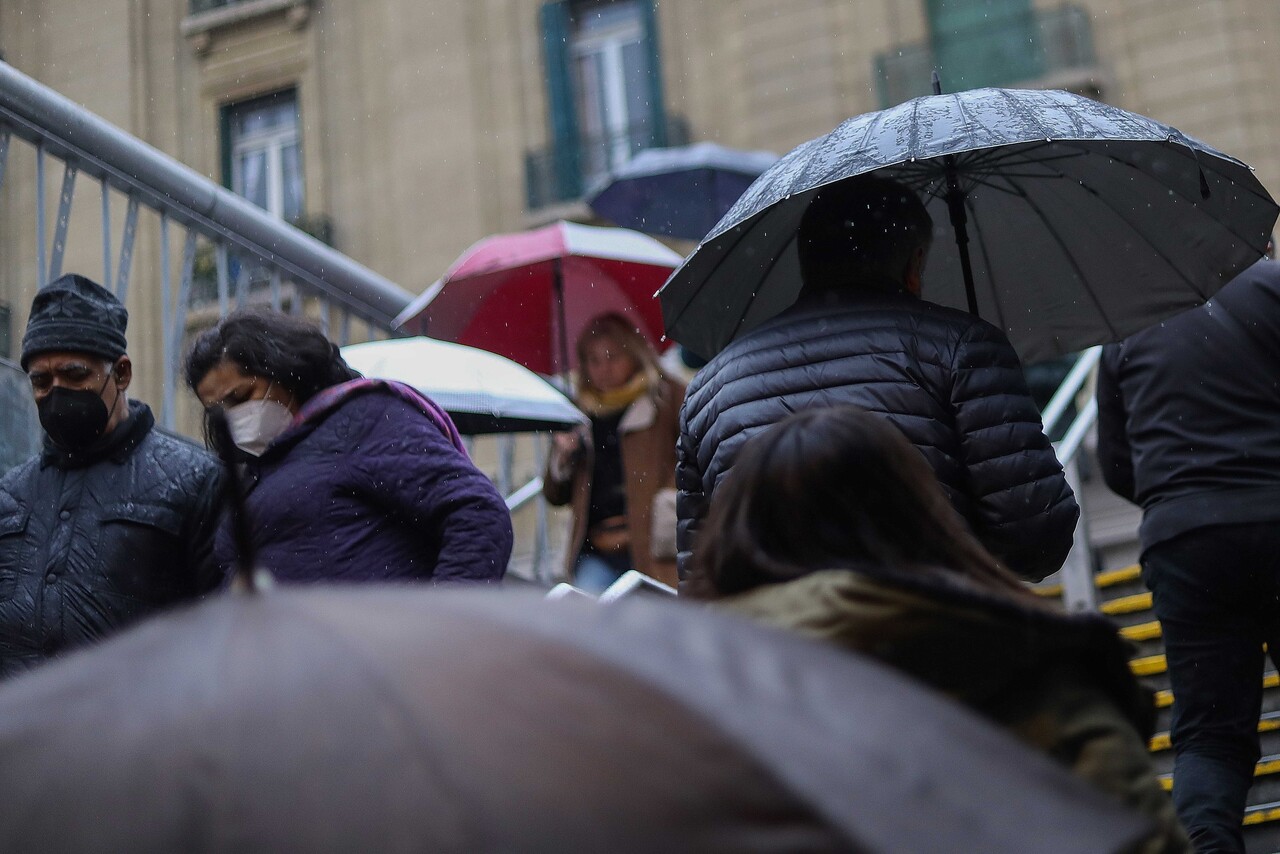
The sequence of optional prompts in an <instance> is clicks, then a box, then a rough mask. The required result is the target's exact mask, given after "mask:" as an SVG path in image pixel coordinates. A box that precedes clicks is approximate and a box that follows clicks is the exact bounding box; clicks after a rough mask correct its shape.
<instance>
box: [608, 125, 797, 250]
mask: <svg viewBox="0 0 1280 854" xmlns="http://www.w3.org/2000/svg"><path fill="white" fill-rule="evenodd" d="M777 159H778V155H776V154H772V153H770V152H768V151H738V150H736V149H733V148H725V147H724V146H723V145H717V144H716V143H714V142H698V143H694V144H693V145H682V146H676V147H672V148H647V149H645V150H644V151H641V152H640V153H639V154H637V155H636V156H635V157H633V158H631V159H630V160H628V161H627V162H626V163H624V164H623V165H622V166H620V167H619V168H617V169H616V170H614V171H613V172H612V173H611V174H610V175H609V177H608V178H607V179H605V180H604V181H603V182H601V184H600V186H599V187H598V188H596V189H595V190H594V191H593V192H592V193H590V194H589V195H588V197H587V204H588V205H589V206H590V207H591V209H592V210H593V211H595V212H596V213H597V214H599V215H600V216H602V217H604V218H605V219H607V220H610V221H611V222H615V223H617V224H618V225H620V226H623V227H625V228H634V229H636V230H637V231H643V232H645V233H647V234H662V235H666V236H667V237H678V238H682V239H684V240H701V239H702V237H703V235H705V234H706V233H707V232H708V231H710V230H711V227H712V226H713V225H715V224H716V223H717V222H719V221H720V218H721V217H723V216H724V214H725V212H726V211H728V210H729V208H731V207H732V206H733V203H734V202H736V201H737V200H738V197H739V196H741V195H742V193H743V192H744V191H745V190H746V189H747V187H749V186H751V182H752V181H754V180H755V179H756V178H757V177H759V175H760V173H761V172H763V171H764V170H766V169H768V168H769V167H770V166H772V165H773V163H774V161H776V160H777Z"/></svg>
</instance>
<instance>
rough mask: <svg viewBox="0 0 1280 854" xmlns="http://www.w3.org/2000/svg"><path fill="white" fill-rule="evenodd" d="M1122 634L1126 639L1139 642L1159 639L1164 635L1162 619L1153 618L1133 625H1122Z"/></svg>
mask: <svg viewBox="0 0 1280 854" xmlns="http://www.w3.org/2000/svg"><path fill="white" fill-rule="evenodd" d="M1120 636H1121V637H1122V638H1124V639H1125V640H1129V641H1133V642H1134V643H1139V642H1141V641H1149V640H1158V639H1160V638H1162V637H1164V632H1163V631H1162V630H1161V628H1160V621H1159V620H1152V621H1151V622H1149V623H1136V624H1134V625H1132V626H1121V627H1120Z"/></svg>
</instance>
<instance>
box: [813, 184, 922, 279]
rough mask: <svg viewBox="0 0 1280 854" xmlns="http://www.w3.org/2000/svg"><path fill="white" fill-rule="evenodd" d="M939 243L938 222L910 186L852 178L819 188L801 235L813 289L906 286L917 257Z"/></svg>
mask: <svg viewBox="0 0 1280 854" xmlns="http://www.w3.org/2000/svg"><path fill="white" fill-rule="evenodd" d="M932 239H933V218H932V217H930V216H929V212H928V211H927V210H926V209H925V206H924V203H923V202H921V201H920V197H919V196H917V195H916V194H915V193H914V192H913V191H912V190H911V189H910V188H909V187H906V186H904V185H902V184H899V183H898V182H897V181H890V180H887V179H884V178H872V177H861V178H851V179H849V180H846V181H840V182H838V183H835V184H830V185H828V186H826V187H823V188H822V189H820V190H818V194H817V195H816V196H814V197H813V200H812V201H810V202H809V207H808V208H806V209H805V212H804V216H803V217H801V219H800V229H799V231H798V233H797V237H796V249H797V251H798V252H799V254H800V278H801V280H802V281H803V282H804V286H805V288H806V289H808V290H831V289H833V288H841V287H848V286H850V285H854V286H856V285H859V284H863V285H866V284H874V283H876V282H886V281H887V282H889V283H892V284H895V285H901V284H902V282H903V277H904V275H905V273H906V270H907V264H908V262H910V260H911V256H912V254H913V253H914V252H915V251H916V250H917V249H920V248H921V247H924V248H925V249H926V250H927V249H928V248H929V243H930V241H931V240H932Z"/></svg>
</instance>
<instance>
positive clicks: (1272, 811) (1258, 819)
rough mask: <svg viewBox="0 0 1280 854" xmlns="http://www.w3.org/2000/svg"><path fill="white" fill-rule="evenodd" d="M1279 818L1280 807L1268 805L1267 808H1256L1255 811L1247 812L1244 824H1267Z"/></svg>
mask: <svg viewBox="0 0 1280 854" xmlns="http://www.w3.org/2000/svg"><path fill="white" fill-rule="evenodd" d="M1277 819H1280V807H1277V806H1268V807H1267V808H1266V809H1255V810H1254V811H1253V812H1246V813H1245V814H1244V821H1243V822H1242V824H1246V825H1249V824H1265V823H1266V822H1269V821H1276V820H1277Z"/></svg>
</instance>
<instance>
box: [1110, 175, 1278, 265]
mask: <svg viewBox="0 0 1280 854" xmlns="http://www.w3.org/2000/svg"><path fill="white" fill-rule="evenodd" d="M1108 156H1109V157H1110V158H1111V159H1112V160H1114V161H1115V162H1117V163H1119V164H1120V165H1122V166H1127V167H1128V168H1130V169H1132V170H1133V171H1135V172H1137V173H1138V174H1140V175H1145V176H1147V177H1149V178H1152V179H1153V180H1154V177H1153V176H1152V175H1151V173H1149V172H1147V171H1146V170H1145V169H1143V168H1142V167H1141V166H1138V165H1137V164H1135V163H1131V162H1130V161H1128V160H1125V159H1124V158H1123V157H1116V156H1115V155H1108ZM1210 170H1211V171H1212V172H1213V173H1214V174H1215V175H1217V176H1219V177H1221V178H1224V179H1225V180H1226V181H1227V182H1228V183H1230V184H1231V186H1232V187H1236V188H1240V189H1248V188H1245V187H1243V186H1242V185H1240V184H1238V183H1236V182H1235V181H1234V180H1232V179H1231V178H1230V177H1229V176H1226V175H1223V173H1222V171H1221V170H1219V169H1213V168H1212V164H1211V165H1210ZM1160 186H1162V187H1164V188H1165V189H1167V190H1168V191H1169V192H1171V193H1174V194H1175V195H1177V196H1178V198H1180V199H1182V200H1183V201H1186V202H1188V203H1190V204H1191V205H1192V207H1195V208H1199V207H1200V204H1199V202H1198V201H1197V200H1196V199H1193V198H1191V197H1190V196H1188V195H1187V194H1186V193H1183V192H1181V191H1180V190H1177V189H1175V188H1174V187H1171V186H1169V185H1168V184H1161V185H1160ZM1248 192H1249V193H1250V194H1251V195H1252V196H1253V197H1254V198H1256V199H1259V200H1261V201H1264V202H1270V203H1271V204H1272V205H1275V201H1274V200H1273V199H1268V198H1267V197H1265V196H1261V195H1258V193H1256V192H1254V191H1253V190H1251V189H1250V190H1248ZM1209 218H1210V219H1212V220H1213V221H1214V222H1217V223H1218V224H1219V225H1221V226H1222V228H1223V230H1225V231H1226V232H1227V233H1228V234H1230V235H1231V236H1232V237H1234V238H1236V239H1237V240H1239V241H1241V242H1242V243H1244V244H1245V245H1246V246H1248V245H1250V244H1249V238H1248V237H1245V236H1244V235H1242V234H1240V233H1239V232H1237V231H1236V230H1235V229H1234V228H1232V227H1230V226H1228V225H1226V224H1225V223H1223V222H1222V221H1221V220H1220V219H1218V218H1217V217H1215V216H1212V215H1209Z"/></svg>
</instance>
